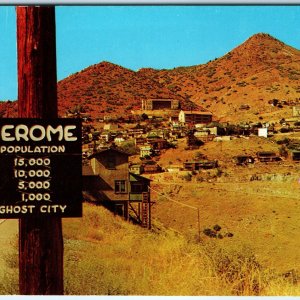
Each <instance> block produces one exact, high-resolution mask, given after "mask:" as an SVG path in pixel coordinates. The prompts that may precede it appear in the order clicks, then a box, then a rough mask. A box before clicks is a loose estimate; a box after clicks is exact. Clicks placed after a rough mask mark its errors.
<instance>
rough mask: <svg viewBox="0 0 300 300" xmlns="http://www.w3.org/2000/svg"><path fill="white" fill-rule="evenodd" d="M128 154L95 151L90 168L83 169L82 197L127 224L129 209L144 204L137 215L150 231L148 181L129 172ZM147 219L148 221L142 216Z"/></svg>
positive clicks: (111, 150)
mask: <svg viewBox="0 0 300 300" xmlns="http://www.w3.org/2000/svg"><path fill="white" fill-rule="evenodd" d="M128 157H129V154H128V153H126V152H124V151H122V150H119V149H118V148H108V149H103V150H101V151H98V152H96V153H94V154H92V155H91V156H90V157H89V160H90V164H89V165H86V166H83V170H82V174H83V195H84V199H85V200H87V201H93V202H97V203H101V204H102V205H103V206H105V207H107V208H109V209H111V210H113V211H114V212H115V213H118V214H121V215H123V217H124V218H125V219H126V220H127V219H128V218H129V217H132V215H130V208H131V210H133V212H134V214H136V211H135V210H134V209H133V206H132V205H131V201H134V202H135V203H138V202H141V203H143V205H142V207H141V210H140V211H139V213H138V214H137V217H138V220H139V221H141V223H142V225H143V226H145V227H150V225H151V223H150V219H149V218H150V216H149V215H150V208H151V202H150V193H149V186H150V180H149V179H147V178H144V177H142V176H140V175H138V174H133V173H130V172H129V160H128ZM145 215H147V216H148V217H147V219H145V218H144V219H143V216H145Z"/></svg>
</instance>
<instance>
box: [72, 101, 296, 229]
mask: <svg viewBox="0 0 300 300" xmlns="http://www.w3.org/2000/svg"><path fill="white" fill-rule="evenodd" d="M243 109H247V108H244V107H241V110H243ZM290 111H291V115H290V118H288V119H281V120H279V122H276V123H269V122H256V123H254V122H253V123H252V122H247V123H239V124H230V123H228V122H220V121H218V120H217V119H216V116H213V114H212V113H211V112H209V111H207V110H205V109H199V110H190V111H188V110H182V109H181V103H180V101H179V100H178V99H146V100H142V101H141V109H140V110H137V111H132V113H131V114H130V115H128V117H127V118H124V117H120V118H113V117H111V116H109V115H108V116H104V117H103V118H99V119H97V120H94V119H92V118H91V116H90V115H88V114H86V113H76V114H70V113H68V114H67V115H66V117H80V118H82V119H83V121H84V122H83V136H82V143H83V178H84V197H85V200H87V201H91V202H94V203H101V204H103V205H104V206H106V207H108V208H109V209H111V210H113V211H114V212H115V213H118V214H121V215H123V217H124V218H125V219H126V220H128V219H131V220H134V221H136V222H138V223H140V224H141V225H142V226H143V227H148V228H150V227H151V219H150V218H151V206H152V204H153V203H152V202H151V200H150V194H151V193H150V189H149V188H150V185H151V179H150V178H151V175H153V174H159V173H164V172H166V173H172V174H175V173H176V174H183V175H184V176H188V177H189V176H190V177H192V176H194V175H195V174H199V173H200V174H201V173H205V172H207V170H217V172H219V173H222V168H221V167H220V165H221V166H224V165H226V164H227V163H228V162H227V161H218V160H217V159H210V158H209V157H208V156H207V155H206V154H205V151H203V152H202V153H201V152H199V150H201V149H203V148H204V146H205V145H206V144H208V143H210V144H215V145H218V144H220V145H222V143H224V142H230V141H232V140H239V139H240V140H245V139H247V140H249V141H251V140H252V139H255V138H259V139H261V140H264V141H271V142H272V143H275V144H276V145H277V148H278V149H277V151H274V150H270V149H268V148H266V149H264V148H261V150H260V151H257V152H256V153H249V151H241V152H240V153H236V155H234V156H232V157H227V160H228V159H229V160H231V161H232V164H233V165H235V166H248V165H252V166H254V169H255V164H257V163H265V164H268V163H273V164H282V163H283V162H284V161H290V162H291V163H298V162H299V161H300V142H299V140H298V138H295V137H294V138H293V135H291V134H293V133H296V134H297V132H299V130H300V107H299V106H295V105H294V106H290ZM254 143H256V142H255V140H254ZM177 148H182V150H184V151H185V152H186V153H189V155H188V156H187V157H186V159H185V160H181V159H178V158H177V163H173V162H171V161H170V162H169V164H161V160H160V158H161V156H162V155H167V154H168V153H169V152H170V151H171V149H177ZM225 155H226V153H225ZM170 160H174V157H172V154H171V156H170ZM179 162H180V163H179ZM252 170H253V167H252Z"/></svg>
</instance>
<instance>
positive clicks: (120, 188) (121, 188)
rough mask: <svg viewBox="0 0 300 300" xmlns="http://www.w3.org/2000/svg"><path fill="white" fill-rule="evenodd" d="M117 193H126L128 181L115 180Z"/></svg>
mask: <svg viewBox="0 0 300 300" xmlns="http://www.w3.org/2000/svg"><path fill="white" fill-rule="evenodd" d="M115 193H126V180H115Z"/></svg>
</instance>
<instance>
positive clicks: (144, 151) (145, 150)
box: [140, 145, 153, 157]
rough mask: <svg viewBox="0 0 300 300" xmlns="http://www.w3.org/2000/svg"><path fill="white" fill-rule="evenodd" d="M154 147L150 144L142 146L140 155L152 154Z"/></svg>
mask: <svg viewBox="0 0 300 300" xmlns="http://www.w3.org/2000/svg"><path fill="white" fill-rule="evenodd" d="M152 152H153V150H152V147H151V146H150V145H147V146H142V147H140V157H147V156H151V155H152Z"/></svg>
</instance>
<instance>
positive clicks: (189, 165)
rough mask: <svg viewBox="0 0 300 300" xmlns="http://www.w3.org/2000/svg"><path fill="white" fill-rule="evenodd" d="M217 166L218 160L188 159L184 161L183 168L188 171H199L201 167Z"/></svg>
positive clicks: (211, 167)
mask: <svg viewBox="0 0 300 300" xmlns="http://www.w3.org/2000/svg"><path fill="white" fill-rule="evenodd" d="M217 167H218V161H217V160H201V161H186V162H184V163H183V168H184V169H185V170H187V171H199V170H201V169H214V168H217Z"/></svg>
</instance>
